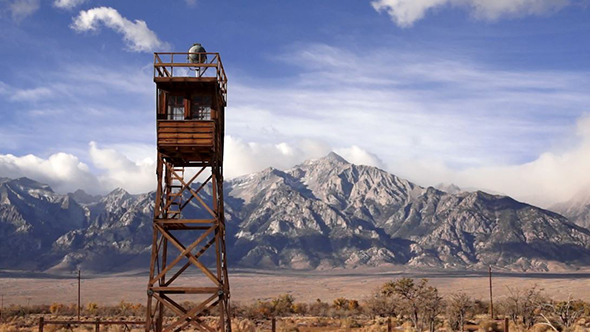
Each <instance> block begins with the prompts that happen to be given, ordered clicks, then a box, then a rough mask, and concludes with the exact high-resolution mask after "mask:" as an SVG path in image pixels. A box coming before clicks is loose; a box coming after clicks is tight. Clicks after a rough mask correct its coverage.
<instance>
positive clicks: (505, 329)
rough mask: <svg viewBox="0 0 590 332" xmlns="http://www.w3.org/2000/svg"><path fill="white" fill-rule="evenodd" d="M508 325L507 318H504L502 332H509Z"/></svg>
mask: <svg viewBox="0 0 590 332" xmlns="http://www.w3.org/2000/svg"><path fill="white" fill-rule="evenodd" d="M508 323H509V321H508V317H506V318H504V332H509V328H508Z"/></svg>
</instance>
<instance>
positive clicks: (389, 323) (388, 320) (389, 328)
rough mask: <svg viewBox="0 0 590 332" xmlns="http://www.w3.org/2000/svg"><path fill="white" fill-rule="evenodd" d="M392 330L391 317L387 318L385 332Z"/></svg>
mask: <svg viewBox="0 0 590 332" xmlns="http://www.w3.org/2000/svg"><path fill="white" fill-rule="evenodd" d="M392 330H393V326H391V317H387V332H391V331H392Z"/></svg>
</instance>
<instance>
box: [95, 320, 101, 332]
mask: <svg viewBox="0 0 590 332" xmlns="http://www.w3.org/2000/svg"><path fill="white" fill-rule="evenodd" d="M94 331H95V332H100V319H99V318H97V319H96V323H95V329H94Z"/></svg>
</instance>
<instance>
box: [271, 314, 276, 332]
mask: <svg viewBox="0 0 590 332" xmlns="http://www.w3.org/2000/svg"><path fill="white" fill-rule="evenodd" d="M270 330H271V331H272V332H276V331H277V320H276V318H275V317H274V316H272V319H271V321H270Z"/></svg>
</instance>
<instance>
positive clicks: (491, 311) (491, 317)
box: [488, 265, 494, 319]
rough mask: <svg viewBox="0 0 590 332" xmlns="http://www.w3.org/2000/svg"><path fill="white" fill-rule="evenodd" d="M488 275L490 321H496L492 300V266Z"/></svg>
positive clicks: (489, 266)
mask: <svg viewBox="0 0 590 332" xmlns="http://www.w3.org/2000/svg"><path fill="white" fill-rule="evenodd" d="M488 274H489V277H490V319H494V301H493V299H492V266H491V265H488Z"/></svg>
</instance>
